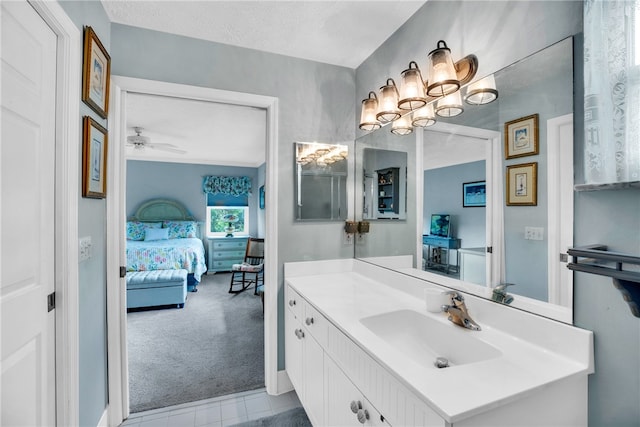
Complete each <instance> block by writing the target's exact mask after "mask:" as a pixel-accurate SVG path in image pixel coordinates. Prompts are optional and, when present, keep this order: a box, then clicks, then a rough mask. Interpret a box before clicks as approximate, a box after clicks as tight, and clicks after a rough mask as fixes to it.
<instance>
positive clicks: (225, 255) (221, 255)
mask: <svg viewBox="0 0 640 427" xmlns="http://www.w3.org/2000/svg"><path fill="white" fill-rule="evenodd" d="M244 253H245V251H225V252H212V253H211V258H213V260H214V261H215V260H217V259H233V260H240V261H239V262H242V261H243V260H244Z"/></svg>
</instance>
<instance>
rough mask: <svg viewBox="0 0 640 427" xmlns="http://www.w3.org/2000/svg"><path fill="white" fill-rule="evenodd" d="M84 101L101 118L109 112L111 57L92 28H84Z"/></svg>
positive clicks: (105, 116)
mask: <svg viewBox="0 0 640 427" xmlns="http://www.w3.org/2000/svg"><path fill="white" fill-rule="evenodd" d="M82 62H83V63H82V100H83V101H84V102H85V103H86V104H87V105H88V106H89V107H91V108H92V109H93V110H94V111H95V112H96V113H98V115H99V116H100V117H102V118H103V119H106V118H107V112H108V111H109V80H110V77H111V57H109V54H108V53H107V50H106V49H105V48H104V46H103V45H102V43H101V42H100V39H99V38H98V36H97V35H96V33H95V32H94V31H93V29H92V28H91V27H88V26H87V27H84V56H83V61H82Z"/></svg>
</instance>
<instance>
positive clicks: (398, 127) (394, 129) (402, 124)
mask: <svg viewBox="0 0 640 427" xmlns="http://www.w3.org/2000/svg"><path fill="white" fill-rule="evenodd" d="M411 132H413V126H412V125H411V114H405V115H404V116H402V117H400V118H399V119H397V120H394V121H393V123H392V124H391V133H394V134H396V135H409V134H410V133H411Z"/></svg>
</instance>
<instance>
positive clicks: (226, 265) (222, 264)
mask: <svg viewBox="0 0 640 427" xmlns="http://www.w3.org/2000/svg"><path fill="white" fill-rule="evenodd" d="M235 263H236V262H235V261H233V260H218V261H213V262H212V263H210V264H211V266H210V267H209V268H211V269H213V270H231V266H233V264H235Z"/></svg>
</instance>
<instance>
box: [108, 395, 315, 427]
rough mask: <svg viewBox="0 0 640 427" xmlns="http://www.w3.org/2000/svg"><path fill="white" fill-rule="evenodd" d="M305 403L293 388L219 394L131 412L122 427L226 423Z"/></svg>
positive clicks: (218, 426) (205, 426) (194, 426)
mask: <svg viewBox="0 0 640 427" xmlns="http://www.w3.org/2000/svg"><path fill="white" fill-rule="evenodd" d="M298 406H302V405H301V404H300V400H298V396H297V395H296V393H295V392H294V391H291V392H289V393H286V394H282V395H280V396H270V395H268V394H267V392H266V391H265V389H258V390H252V391H245V392H242V393H236V394H230V395H227V396H220V397H216V398H213V399H207V400H200V401H197V402H190V403H184V404H181V405H175V406H170V407H167V408H159V409H153V410H150V411H145V412H138V413H135V414H131V415H130V416H129V418H128V419H127V420H125V422H124V423H122V424H121V425H120V426H121V427H223V426H230V425H233V424H237V423H241V422H243V421H249V420H254V419H257V418H261V417H266V416H269V415H274V414H277V413H280V412H284V411H287V410H289V409H293V408H295V407H298Z"/></svg>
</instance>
